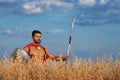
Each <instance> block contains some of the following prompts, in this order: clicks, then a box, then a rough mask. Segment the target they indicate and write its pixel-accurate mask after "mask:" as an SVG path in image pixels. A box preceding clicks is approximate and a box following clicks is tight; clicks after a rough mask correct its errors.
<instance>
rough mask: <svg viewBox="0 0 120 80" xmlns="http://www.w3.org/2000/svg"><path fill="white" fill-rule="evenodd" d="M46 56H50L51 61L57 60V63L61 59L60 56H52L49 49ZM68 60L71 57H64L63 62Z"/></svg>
mask: <svg viewBox="0 0 120 80" xmlns="http://www.w3.org/2000/svg"><path fill="white" fill-rule="evenodd" d="M46 54H47V55H48V56H49V58H50V59H52V60H56V61H60V57H59V56H54V55H52V54H51V53H50V52H49V50H48V49H46ZM67 59H69V56H66V57H62V60H63V61H65V60H67Z"/></svg>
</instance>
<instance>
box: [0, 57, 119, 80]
mask: <svg viewBox="0 0 120 80" xmlns="http://www.w3.org/2000/svg"><path fill="white" fill-rule="evenodd" d="M0 80H120V60H119V58H116V59H115V60H114V61H113V59H112V57H109V59H107V58H105V57H103V58H102V59H96V61H91V59H87V60H86V59H82V58H81V59H78V58H76V59H75V61H74V62H70V61H69V62H62V61H59V62H54V61H48V62H45V63H39V62H27V63H26V62H24V61H23V60H22V59H21V58H19V59H16V60H14V61H13V60H12V59H9V58H5V59H3V60H0Z"/></svg>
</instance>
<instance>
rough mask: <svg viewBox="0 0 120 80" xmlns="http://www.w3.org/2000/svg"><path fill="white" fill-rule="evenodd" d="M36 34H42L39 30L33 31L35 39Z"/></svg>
mask: <svg viewBox="0 0 120 80" xmlns="http://www.w3.org/2000/svg"><path fill="white" fill-rule="evenodd" d="M36 33H39V34H42V33H41V32H40V31H39V30H33V31H32V37H34V36H35V34H36Z"/></svg>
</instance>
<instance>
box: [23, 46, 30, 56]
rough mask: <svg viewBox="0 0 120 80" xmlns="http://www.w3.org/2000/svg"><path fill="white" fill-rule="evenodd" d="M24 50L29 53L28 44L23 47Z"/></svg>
mask: <svg viewBox="0 0 120 80" xmlns="http://www.w3.org/2000/svg"><path fill="white" fill-rule="evenodd" d="M23 50H24V51H25V52H26V53H27V54H29V47H28V46H25V47H24V48H23Z"/></svg>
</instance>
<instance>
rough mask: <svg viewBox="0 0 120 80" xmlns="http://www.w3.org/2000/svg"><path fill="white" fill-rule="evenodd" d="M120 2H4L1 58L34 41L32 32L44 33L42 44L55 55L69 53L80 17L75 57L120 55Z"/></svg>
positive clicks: (0, 10) (0, 25) (0, 12)
mask: <svg viewBox="0 0 120 80" xmlns="http://www.w3.org/2000/svg"><path fill="white" fill-rule="evenodd" d="M119 3H120V0H0V56H1V57H2V56H3V55H4V53H6V52H8V53H9V54H10V53H11V52H12V50H13V49H14V48H17V47H20V48H22V47H24V46H25V45H26V44H28V43H29V42H32V39H31V31H32V30H34V29H38V30H40V31H41V32H42V33H43V38H42V45H44V46H45V47H46V48H48V49H49V50H50V52H51V53H53V54H54V55H58V54H59V51H60V50H62V52H63V54H64V55H65V54H66V52H67V45H68V38H69V33H70V28H71V22H72V19H73V17H74V16H76V21H75V28H74V31H73V38H72V44H71V55H72V57H74V56H78V57H92V58H94V57H97V56H103V55H105V54H107V55H108V54H112V55H113V56H117V55H118V54H119V52H120V42H119V41H120V37H119V35H120V31H119V30H120V5H119Z"/></svg>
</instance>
